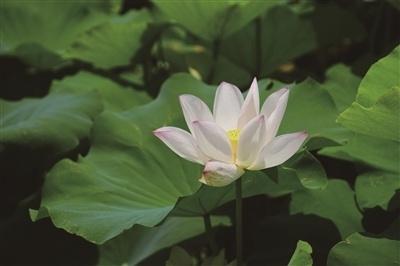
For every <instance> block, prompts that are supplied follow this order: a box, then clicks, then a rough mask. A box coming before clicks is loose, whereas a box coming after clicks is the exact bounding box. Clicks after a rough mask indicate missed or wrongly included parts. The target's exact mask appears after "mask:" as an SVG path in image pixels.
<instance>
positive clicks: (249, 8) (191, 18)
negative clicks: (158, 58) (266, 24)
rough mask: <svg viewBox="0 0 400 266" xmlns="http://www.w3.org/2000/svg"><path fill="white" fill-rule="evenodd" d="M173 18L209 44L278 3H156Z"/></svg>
mask: <svg viewBox="0 0 400 266" xmlns="http://www.w3.org/2000/svg"><path fill="white" fill-rule="evenodd" d="M154 3H155V5H156V6H157V7H158V8H159V9H160V10H161V11H162V12H163V13H164V14H165V15H166V16H167V17H168V18H170V19H172V20H175V21H176V22H178V23H179V24H181V25H182V26H183V27H185V28H186V29H187V30H189V31H190V32H191V33H193V34H195V35H196V36H198V37H200V38H203V39H205V40H207V41H215V40H221V39H223V38H226V37H227V36H229V35H230V34H232V33H233V32H235V31H237V30H239V29H240V28H242V27H243V26H245V25H246V24H247V23H249V22H250V21H251V20H253V19H254V18H255V17H257V16H258V15H260V14H261V13H262V12H264V11H265V10H266V9H267V8H269V7H271V6H274V5H276V4H278V3H277V2H274V1H238V0H233V1H212V2H210V1H206V0H200V1H185V2H180V3H179V5H178V4H177V3H176V2H173V1H162V0H156V1H154Z"/></svg>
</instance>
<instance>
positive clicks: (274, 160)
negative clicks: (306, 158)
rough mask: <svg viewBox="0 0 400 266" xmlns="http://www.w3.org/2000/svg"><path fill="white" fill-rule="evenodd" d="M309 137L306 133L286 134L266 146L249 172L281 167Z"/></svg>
mask: <svg viewBox="0 0 400 266" xmlns="http://www.w3.org/2000/svg"><path fill="white" fill-rule="evenodd" d="M307 137H308V134H307V133H305V132H297V133H291V134H285V135H281V136H278V137H276V138H274V139H273V140H272V141H271V142H269V143H267V144H265V146H264V147H263V148H262V149H261V151H260V153H259V154H258V156H257V159H256V161H255V162H254V163H253V165H251V166H250V167H248V168H247V169H249V170H260V169H265V168H270V167H274V166H277V165H280V164H282V163H284V162H285V161H287V160H288V159H289V158H290V157H292V156H293V155H294V154H295V153H296V152H297V151H298V149H299V148H300V147H301V145H302V144H303V142H304V141H305V140H306V138H307Z"/></svg>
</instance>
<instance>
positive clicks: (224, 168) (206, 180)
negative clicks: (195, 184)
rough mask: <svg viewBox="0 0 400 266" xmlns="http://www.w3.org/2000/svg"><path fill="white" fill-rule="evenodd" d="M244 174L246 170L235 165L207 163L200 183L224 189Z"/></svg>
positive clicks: (216, 162) (215, 162)
mask: <svg viewBox="0 0 400 266" xmlns="http://www.w3.org/2000/svg"><path fill="white" fill-rule="evenodd" d="M243 174H244V170H243V169H242V168H239V167H237V166H236V165H235V164H229V163H224V162H218V161H209V162H207V163H206V165H205V167H204V170H203V175H202V176H201V178H200V179H199V181H200V182H201V183H203V184H206V185H209V186H213V187H222V186H226V185H229V184H230V183H232V182H233V181H235V180H236V179H238V178H239V177H241V176H242V175H243Z"/></svg>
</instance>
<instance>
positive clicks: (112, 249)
mask: <svg viewBox="0 0 400 266" xmlns="http://www.w3.org/2000/svg"><path fill="white" fill-rule="evenodd" d="M211 220H212V225H213V226H219V225H229V224H230V222H229V219H228V217H218V216H216V217H212V219H211ZM202 233H204V224H203V218H174V217H172V218H168V219H167V220H166V221H164V222H163V224H162V225H160V226H157V227H154V228H148V227H144V226H140V225H136V226H134V227H133V228H132V229H130V230H128V231H125V232H124V233H122V234H121V235H119V236H117V237H116V238H114V239H112V240H110V241H108V242H106V243H105V244H103V245H101V246H100V261H99V264H100V265H136V264H138V263H139V262H140V261H142V260H143V259H145V258H146V257H148V256H150V255H152V254H153V253H155V252H157V251H159V250H161V249H163V248H167V247H170V246H172V245H175V244H178V243H179V242H181V241H183V240H186V239H189V238H191V237H194V236H196V235H199V234H202Z"/></svg>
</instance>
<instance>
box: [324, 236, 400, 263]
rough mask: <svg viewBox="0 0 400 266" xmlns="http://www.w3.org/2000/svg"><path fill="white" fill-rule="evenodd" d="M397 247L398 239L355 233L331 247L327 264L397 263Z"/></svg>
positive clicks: (398, 258) (399, 246) (398, 259)
mask: <svg viewBox="0 0 400 266" xmlns="http://www.w3.org/2000/svg"><path fill="white" fill-rule="evenodd" d="M399 249H400V241H397V240H390V239H385V238H372V237H366V236H363V235H361V234H358V233H355V234H352V235H350V236H349V237H348V238H346V240H344V241H342V242H339V243H338V244H336V245H335V246H334V247H333V248H332V250H331V252H330V253H329V257H328V266H336V265H337V266H339V265H355V266H362V265H393V266H394V265H399V264H400V257H399Z"/></svg>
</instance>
